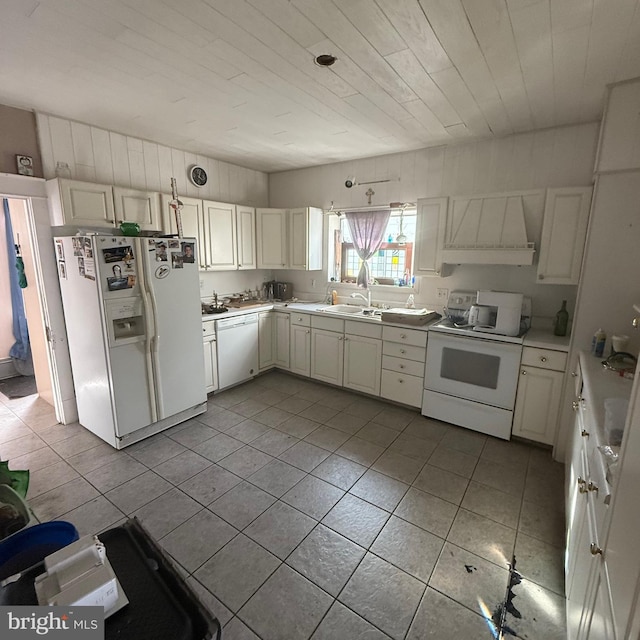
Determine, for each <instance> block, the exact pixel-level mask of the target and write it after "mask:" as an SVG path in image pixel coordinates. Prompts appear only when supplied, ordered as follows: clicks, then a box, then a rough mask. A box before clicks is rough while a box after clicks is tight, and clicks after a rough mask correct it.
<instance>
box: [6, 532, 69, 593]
mask: <svg viewBox="0 0 640 640" xmlns="http://www.w3.org/2000/svg"><path fill="white" fill-rule="evenodd" d="M78 538H79V535H78V530H77V529H76V528H75V527H74V526H73V525H72V524H71V523H70V522H65V521H64V520H54V521H53V522H45V523H43V524H36V525H34V526H33V527H28V528H26V529H22V530H21V531H18V533H14V534H13V535H12V536H10V537H8V538H6V539H5V540H4V541H3V542H0V580H4V579H5V578H8V577H9V576H12V575H13V574H14V573H18V572H20V571H24V570H25V569H28V568H29V567H31V566H33V565H34V564H37V563H38V562H42V561H43V560H44V559H45V558H46V557H47V556H48V555H50V554H52V553H54V551H58V549H62V547H66V546H67V545H68V544H71V543H72V542H75V541H76V540H77V539H78Z"/></svg>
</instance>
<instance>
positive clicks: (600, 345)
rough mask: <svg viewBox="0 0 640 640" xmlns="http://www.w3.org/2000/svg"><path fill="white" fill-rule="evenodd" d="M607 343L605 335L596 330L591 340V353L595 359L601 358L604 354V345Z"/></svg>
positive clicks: (601, 331)
mask: <svg viewBox="0 0 640 640" xmlns="http://www.w3.org/2000/svg"><path fill="white" fill-rule="evenodd" d="M606 341H607V334H606V333H605V332H604V331H603V330H602V329H598V330H597V331H596V332H595V333H594V334H593V338H592V339H591V353H593V355H594V356H596V357H597V358H601V357H602V355H603V354H604V344H605V342H606Z"/></svg>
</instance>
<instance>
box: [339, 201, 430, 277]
mask: <svg viewBox="0 0 640 640" xmlns="http://www.w3.org/2000/svg"><path fill="white" fill-rule="evenodd" d="M416 220H417V217H416V211H415V209H413V210H411V211H409V212H405V213H404V215H403V216H402V232H403V233H404V235H405V236H406V237H407V242H406V244H405V245H402V246H400V245H398V244H397V243H396V238H397V237H398V234H399V233H400V231H401V229H400V214H399V213H393V214H392V215H391V216H390V217H389V222H388V223H387V228H386V230H385V234H384V242H383V244H382V245H381V247H380V249H379V250H378V251H377V252H376V253H375V254H374V255H373V256H372V257H371V259H370V260H369V270H370V273H371V277H372V278H376V279H380V278H382V279H385V280H386V281H389V280H391V281H395V280H403V278H404V276H405V274H406V273H407V272H409V275H411V274H412V273H413V265H412V264H411V262H412V258H413V243H414V240H415V234H416ZM340 230H341V234H342V243H343V247H344V249H345V250H344V251H343V263H342V277H343V278H345V279H349V280H355V278H356V277H357V275H358V271H359V270H360V265H361V263H362V261H361V260H360V258H359V257H358V254H357V253H356V251H355V249H354V248H353V240H352V238H351V233H350V232H349V224H348V222H347V220H346V218H342V219H341V220H340ZM345 245H347V246H345ZM348 245H351V246H348ZM385 284H386V282H385Z"/></svg>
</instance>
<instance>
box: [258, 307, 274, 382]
mask: <svg viewBox="0 0 640 640" xmlns="http://www.w3.org/2000/svg"><path fill="white" fill-rule="evenodd" d="M275 321H276V319H275V314H274V313H273V312H271V311H264V312H262V313H259V314H258V367H259V369H260V371H264V370H265V369H269V368H270V367H273V365H274V364H275V357H274V347H275V341H274V339H273V338H274V330H275Z"/></svg>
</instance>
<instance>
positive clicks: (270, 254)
mask: <svg viewBox="0 0 640 640" xmlns="http://www.w3.org/2000/svg"><path fill="white" fill-rule="evenodd" d="M256 229H257V234H256V235H257V238H256V240H257V248H258V269H284V268H286V267H287V266H288V264H289V260H288V256H287V211H286V209H256Z"/></svg>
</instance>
